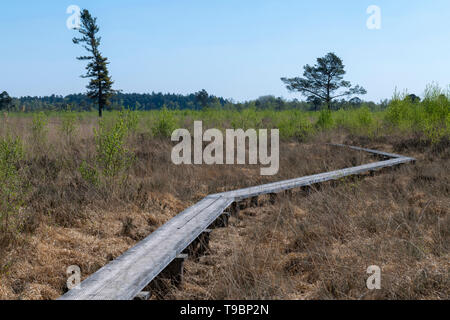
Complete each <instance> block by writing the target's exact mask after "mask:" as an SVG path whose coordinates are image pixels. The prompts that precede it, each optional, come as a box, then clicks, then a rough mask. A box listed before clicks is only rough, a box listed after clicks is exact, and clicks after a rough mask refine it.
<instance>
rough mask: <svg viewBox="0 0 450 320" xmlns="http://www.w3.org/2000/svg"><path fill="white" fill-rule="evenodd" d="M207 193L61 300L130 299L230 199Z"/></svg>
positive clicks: (212, 219) (230, 200) (165, 265)
mask: <svg viewBox="0 0 450 320" xmlns="http://www.w3.org/2000/svg"><path fill="white" fill-rule="evenodd" d="M232 202H233V201H232V199H228V198H225V197H221V196H208V197H206V198H205V199H203V200H202V201H200V202H199V203H197V204H195V205H194V206H192V207H190V208H188V209H186V210H185V211H183V212H182V213H181V214H179V215H177V216H176V217H174V218H173V219H171V220H169V221H168V222H167V223H166V224H164V225H163V226H162V227H160V228H159V229H157V230H156V231H155V232H153V233H152V234H150V235H149V236H148V237H147V238H145V239H144V240H142V241H141V242H139V243H138V244H137V245H136V246H134V247H133V248H131V249H129V250H128V251H127V252H125V253H124V254H123V255H122V256H120V257H119V258H117V259H116V260H114V261H112V262H111V263H109V264H107V265H106V266H104V267H103V268H101V269H100V270H98V271H97V272H96V273H94V274H93V275H91V276H90V277H88V278H87V279H86V280H85V281H83V282H82V283H81V285H80V289H73V290H70V291H69V292H67V293H66V294H65V295H64V296H62V297H61V298H60V299H61V300H131V299H133V298H134V297H135V296H136V295H137V294H138V293H139V292H141V291H142V289H143V288H145V286H146V285H147V284H149V283H150V282H151V281H152V280H153V279H154V278H155V277H156V276H157V275H158V274H159V273H160V272H161V271H162V270H163V269H164V268H165V267H167V266H168V265H169V263H170V262H171V261H172V260H173V259H175V257H176V256H177V255H178V254H179V253H181V252H182V251H183V250H184V249H185V248H186V247H187V246H188V245H189V244H190V243H191V242H192V241H194V239H196V238H197V237H198V236H199V235H200V234H201V233H202V232H203V231H204V230H205V229H206V228H207V227H208V226H209V225H210V224H211V223H212V222H213V221H214V220H215V219H216V218H217V217H218V216H219V215H220V214H221V213H222V212H223V211H224V210H225V209H226V208H227V207H228V206H229V205H230V204H231V203H232Z"/></svg>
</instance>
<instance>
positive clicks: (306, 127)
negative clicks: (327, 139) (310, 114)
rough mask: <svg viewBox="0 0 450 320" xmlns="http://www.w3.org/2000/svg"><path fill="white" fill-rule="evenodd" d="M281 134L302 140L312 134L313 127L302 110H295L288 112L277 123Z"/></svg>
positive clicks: (283, 136)
mask: <svg viewBox="0 0 450 320" xmlns="http://www.w3.org/2000/svg"><path fill="white" fill-rule="evenodd" d="M277 127H278V129H279V130H280V136H281V137H282V138H284V139H287V138H296V139H298V140H300V141H305V139H306V138H307V137H308V136H309V135H311V134H312V132H313V127H312V124H311V122H310V121H309V119H307V118H306V117H305V116H304V115H303V113H302V112H300V111H297V110H293V111H291V112H289V113H288V114H286V115H285V116H284V117H283V118H282V119H281V120H280V121H279V122H278V124H277Z"/></svg>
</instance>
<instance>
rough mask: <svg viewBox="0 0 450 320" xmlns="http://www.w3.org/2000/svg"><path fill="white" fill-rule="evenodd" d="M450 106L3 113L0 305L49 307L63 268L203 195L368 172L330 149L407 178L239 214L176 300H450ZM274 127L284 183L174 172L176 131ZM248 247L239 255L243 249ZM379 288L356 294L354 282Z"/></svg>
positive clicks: (440, 100) (250, 171) (218, 172)
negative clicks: (43, 303)
mask: <svg viewBox="0 0 450 320" xmlns="http://www.w3.org/2000/svg"><path fill="white" fill-rule="evenodd" d="M449 98H450V97H449V93H448V92H444V91H442V90H440V89H438V88H436V87H429V88H428V89H427V90H426V94H425V98H424V99H423V100H422V101H421V102H420V103H417V102H413V101H410V100H408V99H407V98H405V97H402V96H399V95H395V96H394V98H393V99H392V101H391V102H390V104H389V107H388V108H387V109H386V110H384V111H380V112H371V111H370V110H369V109H368V108H366V107H362V108H359V109H351V110H339V111H331V112H330V111H321V112H299V111H295V110H287V111H274V110H257V109H254V108H249V109H245V110H242V111H236V110H217V109H206V110H203V111H184V110H183V111H181V110H167V109H163V110H160V111H149V112H131V111H123V112H106V113H105V117H104V118H103V120H101V121H99V120H98V119H97V118H96V117H95V115H96V113H74V112H60V113H55V112H45V113H35V114H32V113H10V114H4V115H3V116H2V117H1V119H0V298H1V299H18V298H22V299H53V298H57V297H58V296H59V295H61V294H62V293H63V292H64V290H65V282H66V278H67V276H66V274H65V271H66V268H67V267H68V266H70V265H79V266H80V267H81V270H82V274H83V278H85V277H87V276H88V275H89V274H91V273H93V272H95V271H96V270H97V269H99V268H100V267H101V266H103V265H104V264H105V263H107V262H108V261H111V260H112V259H114V258H116V257H117V256H119V255H120V254H121V253H123V252H124V251H125V250H126V249H128V248H129V247H131V246H132V245H133V244H135V243H136V242H137V241H139V240H141V239H143V238H144V237H145V236H147V235H148V234H150V233H151V232H152V231H154V230H155V229H156V228H157V227H159V226H160V225H162V224H163V223H164V222H166V221H167V220H168V219H170V218H171V217H173V216H174V215H176V214H177V213H179V212H181V211H182V210H183V209H184V208H186V207H188V206H189V205H192V204H193V203H195V202H196V201H198V200H200V199H201V198H202V197H204V196H206V195H207V194H210V193H214V192H220V191H226V190H232V189H236V188H240V187H245V186H251V185H257V184H261V183H264V182H269V181H278V180H283V179H287V178H294V177H300V176H304V175H307V174H312V173H319V172H324V171H329V170H332V169H338V168H344V167H348V166H352V165H356V164H359V163H365V162H368V161H371V159H369V158H367V156H365V155H363V154H360V153H358V152H353V153H352V152H342V151H336V153H335V152H334V151H335V150H332V149H331V148H330V147H325V146H324V145H323V144H324V143H326V142H337V143H347V144H354V145H360V146H364V147H371V148H375V149H379V150H384V151H394V152H397V153H401V154H404V155H408V156H414V157H416V158H417V159H418V162H417V164H416V165H415V166H407V167H404V168H402V169H401V170H398V171H393V172H388V173H385V174H382V175H380V176H377V177H375V178H370V179H365V180H363V181H359V180H358V181H353V180H348V181H344V182H343V183H342V184H340V185H339V186H337V187H332V186H325V187H324V188H323V189H321V190H315V191H314V192H313V193H312V194H309V195H304V194H300V193H294V194H293V196H291V197H286V198H283V199H281V201H280V203H278V204H276V205H269V204H267V205H265V206H263V207H262V208H249V209H246V210H245V211H244V215H243V218H242V219H240V220H234V221H232V226H231V228H230V229H227V231H222V230H220V231H218V232H215V233H214V235H213V240H212V249H211V252H210V254H209V255H208V256H206V257H204V258H202V260H200V261H197V262H195V261H189V262H188V266H187V268H188V272H187V281H186V284H185V287H184V288H183V289H184V290H181V291H178V290H174V291H173V292H171V293H170V294H169V295H168V297H172V298H199V299H215V298H220V299H222V298H232V299H235V298H241V299H253V298H254V299H259V298H290V299H299V298H342V299H357V298H399V299H410V298H420V299H428V298H440V299H448V298H449V296H450V295H449V288H450V285H449V274H448V271H449V263H448V261H450V260H449V247H448V244H449V243H450V241H449V240H450V239H449V234H450V216H449V208H450V203H449V199H450V197H449V195H450V188H449V186H450V184H449V182H450V177H449V172H450V170H449V169H450V168H449V165H450V163H449V159H450V151H449V137H450V113H449V109H450V103H449ZM194 120H203V122H204V127H205V128H213V127H214V128H219V129H225V128H243V129H248V128H255V129H258V128H278V129H280V135H281V139H282V141H281V144H280V172H279V173H278V174H277V175H276V176H272V177H262V176H260V175H259V167H258V166H247V165H244V166H228V165H227V166H206V165H199V166H175V165H173V164H172V162H171V160H170V153H171V147H172V145H173V143H171V142H170V139H169V137H170V135H171V133H172V131H173V130H174V129H176V128H188V129H192V126H193V121H194ZM249 244H250V245H249ZM372 264H376V265H380V266H382V269H383V288H382V290H380V291H375V292H368V290H367V289H365V279H366V278H367V275H366V273H365V270H366V268H367V266H369V265H372Z"/></svg>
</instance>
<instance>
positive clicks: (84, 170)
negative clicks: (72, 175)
mask: <svg viewBox="0 0 450 320" xmlns="http://www.w3.org/2000/svg"><path fill="white" fill-rule="evenodd" d="M78 171H79V172H80V174H81V177H82V178H83V179H84V180H85V181H87V182H89V183H90V184H92V185H95V186H96V185H98V183H99V175H98V171H97V170H96V169H95V168H93V167H91V166H89V165H88V164H87V162H86V161H83V162H82V163H81V165H80V167H79V168H78Z"/></svg>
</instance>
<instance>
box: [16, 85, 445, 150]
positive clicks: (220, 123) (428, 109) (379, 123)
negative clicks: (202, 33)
mask: <svg viewBox="0 0 450 320" xmlns="http://www.w3.org/2000/svg"><path fill="white" fill-rule="evenodd" d="M449 88H450V87H449ZM424 96H425V97H424V99H423V100H422V101H421V102H413V101H411V100H410V99H409V98H408V96H407V94H406V93H404V94H399V93H395V94H394V96H393V98H392V100H391V102H390V103H389V105H388V107H387V109H385V110H384V111H376V112H373V111H370V109H369V108H368V107H367V106H364V105H363V106H362V107H361V108H357V109H354V108H349V109H341V110H338V111H331V112H330V111H326V110H322V111H316V112H312V111H311V112H302V111H299V110H282V111H277V110H270V109H265V110H259V109H256V108H255V107H250V108H247V109H243V110H237V109H232V108H226V109H218V108H206V109H204V110H201V111H198V110H169V109H167V108H163V109H162V110H152V111H132V112H131V111H126V112H118V111H107V112H105V113H104V118H103V120H102V122H103V123H105V124H108V123H114V122H116V121H117V119H119V118H120V117H125V118H124V121H125V122H127V123H126V126H127V127H129V128H130V130H131V131H132V132H133V133H143V132H147V133H149V134H150V135H152V136H159V137H170V136H171V133H172V132H173V130H175V129H176V128H187V129H191V130H192V128H193V122H194V121H195V120H202V121H203V127H204V128H218V129H222V130H223V129H225V128H242V129H244V130H246V129H250V128H254V129H260V128H267V129H272V128H277V129H279V130H280V134H281V137H282V139H298V140H305V139H307V138H308V137H311V136H313V135H314V134H316V133H318V132H321V131H327V130H333V129H336V128H341V129H344V130H347V131H349V132H350V133H352V134H355V135H361V136H367V137H375V136H380V135H383V134H392V133H400V134H410V133H414V134H416V135H417V134H419V135H420V136H421V137H423V138H424V139H428V140H431V141H433V142H437V141H439V140H441V139H443V138H445V137H449V135H450V112H449V110H450V89H445V90H444V89H442V88H439V87H438V86H437V85H433V84H432V85H429V86H428V87H427V88H426V90H425V95H424ZM96 115H97V114H96V112H70V113H67V112H55V111H49V112H45V113H39V114H32V113H25V114H24V113H14V114H10V115H9V116H10V117H32V118H33V119H34V121H33V128H35V129H36V130H34V131H35V133H36V134H35V135H36V136H38V138H39V140H42V139H43V137H42V136H45V123H46V121H47V119H48V120H51V119H55V118H56V119H57V120H58V119H59V121H61V123H62V131H63V132H65V134H66V135H73V134H76V129H75V128H76V127H77V126H78V125H77V123H76V122H77V121H83V120H91V121H96ZM75 120H77V121H75Z"/></svg>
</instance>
